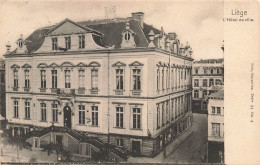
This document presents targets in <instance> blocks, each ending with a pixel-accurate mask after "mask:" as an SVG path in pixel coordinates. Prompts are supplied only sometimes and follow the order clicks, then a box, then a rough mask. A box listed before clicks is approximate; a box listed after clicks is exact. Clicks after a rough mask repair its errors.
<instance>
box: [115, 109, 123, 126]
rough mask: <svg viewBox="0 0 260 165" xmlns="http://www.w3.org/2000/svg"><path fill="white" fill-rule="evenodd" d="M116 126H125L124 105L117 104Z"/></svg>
mask: <svg viewBox="0 0 260 165" xmlns="http://www.w3.org/2000/svg"><path fill="white" fill-rule="evenodd" d="M116 128H124V107H122V106H116Z"/></svg>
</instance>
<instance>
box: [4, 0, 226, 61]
mask: <svg viewBox="0 0 260 165" xmlns="http://www.w3.org/2000/svg"><path fill="white" fill-rule="evenodd" d="M113 6H115V9H116V17H130V16H131V13H133V12H144V13H145V15H144V22H145V23H147V24H151V25H153V26H154V27H156V28H158V29H161V27H163V29H164V30H165V31H166V32H176V33H177V35H178V38H179V39H180V42H181V43H184V44H186V42H189V44H190V46H191V47H192V49H193V51H194V53H193V58H194V59H195V60H199V59H207V58H222V57H223V52H222V50H221V46H222V44H223V39H224V25H223V22H222V18H223V14H224V6H223V2H222V1H207V2H206V1H133V0H132V1H126V2H123V1H97V0H96V1H83V0H74V1H68V0H47V1H42V0H34V1H32V0H27V1H25V0H20V1H18V0H16V1H14V0H8V1H7V0H2V1H1V0H0V36H1V40H0V58H2V57H3V56H2V55H3V54H5V52H6V47H5V45H6V44H7V42H9V43H10V44H11V50H14V49H15V48H16V47H17V45H16V43H15V42H16V41H17V39H18V38H19V37H20V35H21V34H22V35H23V37H24V38H27V37H28V36H29V35H30V34H31V33H32V32H33V31H34V30H36V29H37V28H41V27H45V26H50V25H54V24H57V23H59V22H61V21H63V20H64V19H66V18H69V19H71V20H72V21H75V22H77V21H85V20H95V19H104V18H105V7H107V8H111V7H113Z"/></svg>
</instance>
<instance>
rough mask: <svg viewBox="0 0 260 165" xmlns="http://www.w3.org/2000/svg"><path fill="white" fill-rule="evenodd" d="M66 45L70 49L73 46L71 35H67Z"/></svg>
mask: <svg viewBox="0 0 260 165" xmlns="http://www.w3.org/2000/svg"><path fill="white" fill-rule="evenodd" d="M65 47H66V49H67V50H68V49H70V47H71V38H70V37H65Z"/></svg>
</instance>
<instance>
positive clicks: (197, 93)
mask: <svg viewBox="0 0 260 165" xmlns="http://www.w3.org/2000/svg"><path fill="white" fill-rule="evenodd" d="M194 98H199V91H198V90H195V91H194Z"/></svg>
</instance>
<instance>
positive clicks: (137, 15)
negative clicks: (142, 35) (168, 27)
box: [132, 12, 144, 29]
mask: <svg viewBox="0 0 260 165" xmlns="http://www.w3.org/2000/svg"><path fill="white" fill-rule="evenodd" d="M132 19H133V20H136V21H138V22H139V24H140V26H141V27H142V29H143V28H144V13H143V12H136V13H132Z"/></svg>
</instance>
